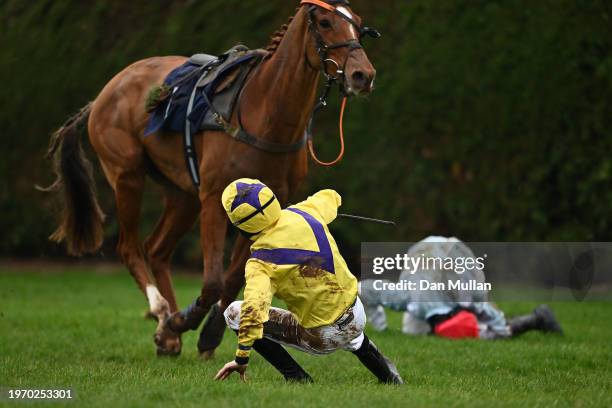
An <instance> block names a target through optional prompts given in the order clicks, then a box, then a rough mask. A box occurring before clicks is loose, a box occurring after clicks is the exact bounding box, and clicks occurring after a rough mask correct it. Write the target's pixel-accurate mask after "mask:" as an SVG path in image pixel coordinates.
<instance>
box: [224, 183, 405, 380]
mask: <svg viewBox="0 0 612 408" xmlns="http://www.w3.org/2000/svg"><path fill="white" fill-rule="evenodd" d="M221 200H222V203H223V207H224V208H225V210H226V212H227V215H228V216H229V219H230V221H231V222H232V224H233V225H234V226H235V227H237V228H239V229H240V231H241V232H242V233H244V234H247V235H248V236H249V237H250V239H251V240H252V241H253V244H252V245H251V257H250V258H249V260H248V261H247V263H246V270H245V277H246V287H245V289H244V301H236V302H233V303H232V304H231V305H229V307H228V308H227V309H226V311H225V313H224V315H225V320H226V322H227V325H228V326H229V327H230V328H231V329H232V330H234V331H235V332H237V333H238V349H237V351H236V358H235V360H233V361H230V362H229V363H227V364H226V365H225V366H224V367H223V368H222V369H221V370H220V371H219V372H218V374H217V376H216V378H217V379H225V378H227V377H228V376H229V375H230V374H231V373H232V372H234V371H237V372H238V373H240V377H241V378H242V379H244V378H245V377H244V373H245V371H246V369H247V367H248V362H249V355H250V352H251V349H254V350H255V351H257V352H258V353H259V354H261V355H262V357H264V359H266V360H267V361H268V362H269V363H271V364H272V365H273V366H274V367H275V368H276V369H277V370H278V371H280V372H281V373H282V374H283V376H284V377H285V379H287V380H290V381H312V379H311V377H310V376H309V375H308V374H307V373H306V372H305V371H304V370H303V369H302V368H301V367H300V366H299V365H298V364H297V362H296V361H295V360H294V359H293V358H292V357H291V355H290V354H289V353H288V352H287V351H286V350H285V349H284V348H283V347H282V345H286V346H289V347H293V348H296V349H298V350H302V351H304V352H306V353H309V354H328V353H331V352H333V351H335V350H338V349H344V350H348V351H351V352H352V353H353V354H355V355H356V356H357V357H358V358H359V360H360V361H361V362H362V363H363V364H364V365H365V366H366V367H367V368H368V369H369V370H370V371H371V372H372V373H373V374H374V375H375V376H376V377H377V378H378V380H379V381H381V382H384V383H394V384H402V383H403V381H402V378H401V377H400V375H399V373H398V372H397V369H396V368H395V366H394V365H393V363H391V361H389V360H388V359H386V358H385V357H384V356H383V355H382V354H381V353H380V352H379V351H378V349H377V347H376V346H375V345H374V343H373V342H372V341H371V340H369V339H368V337H367V336H366V335H365V334H364V333H363V329H364V326H365V322H366V317H365V313H364V309H363V305H362V304H361V301H360V300H359V298H358V297H357V286H358V285H357V279H356V278H355V277H354V276H353V275H352V274H351V273H350V271H349V270H348V267H347V265H346V263H345V261H344V259H343V258H342V256H341V255H340V253H339V251H338V247H337V246H336V242H335V241H334V238H333V237H332V236H331V234H330V232H329V230H328V228H327V224H329V223H331V222H332V221H333V220H334V219H335V218H336V215H337V209H338V207H339V206H340V204H341V199H340V196H339V195H338V193H336V192H335V191H333V190H322V191H319V192H317V193H316V194H314V195H313V196H311V197H309V198H308V199H307V200H306V201H303V202H301V203H298V204H296V205H292V206H290V207H288V208H287V209H285V210H281V207H280V204H279V202H278V200H277V199H276V197H275V196H274V193H273V192H272V190H270V189H269V188H268V187H266V186H265V185H264V184H263V183H261V182H260V181H258V180H254V179H239V180H236V181H234V182H232V183H231V184H230V185H229V186H227V187H226V189H225V191H224V192H223V195H222V198H221ZM273 296H275V297H276V298H278V299H281V300H283V301H284V302H285V303H286V305H287V309H288V310H284V309H280V308H276V307H271V302H272V297H273Z"/></svg>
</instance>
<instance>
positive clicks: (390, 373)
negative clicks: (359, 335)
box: [353, 336, 404, 384]
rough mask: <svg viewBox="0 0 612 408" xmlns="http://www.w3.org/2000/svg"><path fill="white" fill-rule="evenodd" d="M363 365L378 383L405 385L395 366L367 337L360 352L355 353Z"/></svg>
mask: <svg viewBox="0 0 612 408" xmlns="http://www.w3.org/2000/svg"><path fill="white" fill-rule="evenodd" d="M353 354H355V355H356V356H357V357H358V358H359V361H361V363H362V364H363V365H364V366H366V368H367V369H368V370H370V371H371V372H372V374H374V375H375V376H376V378H378V381H380V382H382V383H387V384H403V383H404V380H402V377H401V376H400V374H399V372H398V371H397V368H396V367H395V365H394V364H393V363H392V362H391V361H390V360H389V359H388V358H386V357H385V356H383V355H382V354H381V352H380V351H378V348H377V347H376V345H375V344H374V343H372V342H371V341H370V339H368V336H365V338H364V339H363V343H362V345H361V347H360V348H359V350H357V351H353Z"/></svg>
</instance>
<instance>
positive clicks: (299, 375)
mask: <svg viewBox="0 0 612 408" xmlns="http://www.w3.org/2000/svg"><path fill="white" fill-rule="evenodd" d="M253 350H255V351H256V352H258V353H259V354H260V355H261V356H262V357H263V358H265V359H266V361H267V362H268V363H270V364H272V365H273V366H274V368H276V369H277V370H278V371H279V372H280V373H281V374H282V375H283V377H285V380H287V381H296V382H312V378H311V377H310V375H308V373H307V372H306V371H304V369H303V368H302V367H300V365H299V364H298V363H297V361H295V360H294V359H293V357H291V354H289V353H288V352H287V350H285V348H284V347H283V346H281V345H280V344H278V343H276V342H274V341H272V340H270V339H267V338H265V337H264V338H262V339H259V340H256V341H255V343H253Z"/></svg>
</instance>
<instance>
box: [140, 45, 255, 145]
mask: <svg viewBox="0 0 612 408" xmlns="http://www.w3.org/2000/svg"><path fill="white" fill-rule="evenodd" d="M265 55H266V51H264V50H249V49H248V48H247V47H245V46H243V45H237V46H235V47H233V48H231V49H230V50H228V51H227V52H225V53H224V54H222V55H220V56H218V57H216V56H212V55H207V54H195V55H193V56H192V57H191V58H190V59H189V60H188V61H187V62H185V63H184V64H183V65H181V66H179V67H177V68H175V69H174V70H173V71H172V72H170V74H168V76H167V77H166V78H165V79H164V85H166V86H167V87H168V88H169V89H170V95H169V97H167V98H166V99H165V100H163V101H162V102H161V103H159V105H158V106H157V107H156V108H155V110H154V111H153V112H151V114H150V116H149V121H148V123H147V127H146V128H145V132H144V135H145V136H148V135H150V134H152V133H155V132H157V131H159V130H164V131H169V132H178V133H184V132H185V127H186V122H187V120H189V123H190V129H191V131H192V132H193V133H195V132H198V131H201V130H223V126H222V125H221V124H220V123H218V121H217V119H216V117H215V115H214V112H215V111H216V112H218V113H219V114H220V115H222V116H223V118H225V119H227V120H229V118H230V117H231V114H232V112H233V109H234V105H235V103H236V99H237V97H238V94H239V92H240V90H241V89H242V86H243V85H244V82H245V80H246V78H247V76H248V73H249V72H250V70H251V69H252V67H253V66H254V65H255V64H253V63H252V62H256V61H258V60H260V59H261V58H263V57H264V56H265ZM194 88H196V89H195V92H194ZM202 93H205V94H206V98H205V97H204V95H202ZM192 94H193V101H192V105H191V107H190V106H189V102H190V100H191V99H192ZM209 101H210V103H211V104H212V105H213V106H214V109H210V106H209V105H208V102H209ZM190 108H191V109H190ZM188 112H189V113H188Z"/></svg>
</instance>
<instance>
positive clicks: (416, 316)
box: [360, 236, 563, 340]
mask: <svg viewBox="0 0 612 408" xmlns="http://www.w3.org/2000/svg"><path fill="white" fill-rule="evenodd" d="M408 256H409V257H412V258H418V257H433V258H440V259H459V258H463V259H467V258H472V259H474V258H475V255H474V253H473V252H472V250H471V249H470V248H469V247H468V246H467V245H465V244H464V243H463V242H461V241H460V240H458V239H457V238H454V237H453V238H446V237H436V236H432V237H428V238H426V239H424V240H422V241H420V242H418V243H416V244H415V245H413V246H412V247H410V249H409V250H408ZM464 269H465V270H462V271H461V273H456V271H454V270H452V269H450V270H449V269H444V268H437V269H423V268H420V269H419V270H417V271H416V273H415V272H414V271H412V272H411V271H407V270H406V271H403V272H402V273H401V275H400V277H399V282H410V281H413V282H416V281H417V280H418V279H421V278H422V277H423V276H426V277H427V280H428V281H429V282H430V283H433V284H435V283H438V282H447V281H448V280H457V279H460V280H462V281H463V282H468V281H474V282H477V283H485V282H486V280H485V275H484V271H483V270H482V268H479V267H478V265H477V264H476V263H474V264H473V266H472V267H464ZM379 281H380V282H379V285H380V284H382V283H383V282H384V283H389V282H388V281H384V280H379ZM375 286H376V285H375V280H374V279H367V280H363V281H362V282H361V283H360V297H361V299H362V300H363V304H364V306H365V310H366V315H367V319H368V322H369V323H370V325H371V326H372V328H373V329H374V330H377V331H382V330H385V329H386V328H387V319H386V315H385V309H384V308H385V307H388V308H390V309H393V310H397V311H402V312H404V316H403V321H402V332H403V333H404V334H409V335H423V334H435V335H438V336H441V337H451V338H461V337H477V338H481V339H488V340H492V339H500V338H509V337H516V336H518V335H520V334H523V333H525V332H527V331H530V330H538V331H542V332H552V333H558V334H562V333H563V331H562V329H561V326H560V325H559V323H558V322H557V319H556V318H555V315H554V314H553V312H552V310H551V309H550V308H549V307H548V306H546V305H540V306H538V307H537V308H536V309H535V310H534V311H533V312H532V313H531V314H528V315H524V316H517V317H514V318H511V319H506V317H505V315H504V312H503V311H501V310H500V309H499V308H498V307H497V306H496V305H495V304H494V303H492V302H490V301H489V298H488V292H486V291H484V290H482V291H479V290H470V291H455V290H439V291H437V290H410V291H409V290H377V289H376V288H375ZM415 286H416V287H418V285H415Z"/></svg>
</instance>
